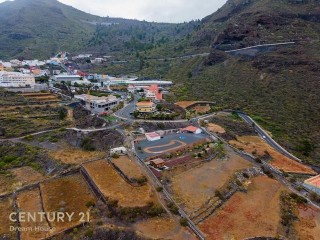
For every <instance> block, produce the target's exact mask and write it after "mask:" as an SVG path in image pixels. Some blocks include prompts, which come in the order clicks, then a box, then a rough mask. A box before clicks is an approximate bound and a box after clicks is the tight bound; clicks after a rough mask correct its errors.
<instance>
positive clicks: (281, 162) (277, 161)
mask: <svg viewBox="0 0 320 240" xmlns="http://www.w3.org/2000/svg"><path fill="white" fill-rule="evenodd" d="M229 143H230V144H232V145H234V146H235V147H237V148H242V149H244V151H246V152H248V153H254V152H256V155H258V156H260V157H261V156H264V155H265V154H266V152H267V153H268V154H269V155H270V156H271V157H272V161H271V162H270V164H271V165H272V166H274V167H275V168H278V169H281V170H283V171H285V172H288V173H302V174H316V172H315V171H313V170H312V169H311V168H309V167H307V166H305V165H303V164H301V163H299V162H296V161H294V160H292V159H290V158H288V157H286V156H284V155H282V154H281V153H279V152H277V151H276V150H275V149H274V148H272V147H271V146H270V145H268V144H267V143H266V142H265V141H263V140H262V139H261V138H260V137H259V136H241V137H237V141H235V140H231V141H230V142H229Z"/></svg>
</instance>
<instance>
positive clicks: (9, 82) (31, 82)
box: [0, 71, 36, 88]
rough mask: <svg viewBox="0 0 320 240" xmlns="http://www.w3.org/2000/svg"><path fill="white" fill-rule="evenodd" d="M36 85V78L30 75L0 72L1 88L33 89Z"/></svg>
mask: <svg viewBox="0 0 320 240" xmlns="http://www.w3.org/2000/svg"><path fill="white" fill-rule="evenodd" d="M35 84H36V82H35V78H34V76H32V75H30V74H23V73H20V72H6V71H0V87H8V88H25V87H29V88H33V87H34V86H35Z"/></svg>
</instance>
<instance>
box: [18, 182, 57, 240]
mask: <svg viewBox="0 0 320 240" xmlns="http://www.w3.org/2000/svg"><path fill="white" fill-rule="evenodd" d="M17 201H18V207H19V209H20V211H21V212H30V213H37V212H42V211H43V210H42V205H41V197H40V191H39V189H38V188H37V189H34V190H31V191H25V192H22V193H20V194H19V195H18V198H17ZM20 224H21V227H31V228H33V229H34V228H35V227H38V226H39V227H43V228H46V229H48V228H49V225H48V222H47V221H41V220H40V219H39V218H38V219H37V221H36V222H33V221H26V222H21V223H20ZM51 233H52V232H51V231H22V232H21V239H22V240H29V239H30V240H32V239H35V240H37V239H42V238H44V237H46V236H49V235H50V234H51Z"/></svg>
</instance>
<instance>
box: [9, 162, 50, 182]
mask: <svg viewBox="0 0 320 240" xmlns="http://www.w3.org/2000/svg"><path fill="white" fill-rule="evenodd" d="M9 171H10V172H11V173H12V174H13V175H14V176H15V180H16V181H17V185H19V186H24V185H28V184H32V183H35V182H38V181H42V180H43V179H45V176H44V175H43V174H41V173H39V172H37V171H36V170H34V169H33V168H31V167H20V168H14V169H11V170H9Z"/></svg>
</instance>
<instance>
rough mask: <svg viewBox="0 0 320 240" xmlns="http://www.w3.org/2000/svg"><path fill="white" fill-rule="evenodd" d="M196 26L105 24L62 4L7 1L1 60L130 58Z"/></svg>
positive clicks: (0, 22)
mask: <svg viewBox="0 0 320 240" xmlns="http://www.w3.org/2000/svg"><path fill="white" fill-rule="evenodd" d="M194 26H195V23H186V24H166V23H161V24H160V23H148V22H145V21H136V20H127V19H119V18H108V17H106V18H102V17H98V16H94V15H91V14H88V13H85V12H82V11H79V10H77V9H75V8H73V7H71V6H67V5H65V4H62V3H60V2H58V1H57V0H15V1H6V2H3V3H1V4H0V59H9V58H14V57H21V58H48V57H50V56H52V55H53V54H54V53H57V52H59V51H69V52H71V53H74V54H76V53H80V52H82V51H90V52H99V53H107V54H110V55H113V54H114V53H122V54H123V55H125V54H127V53H128V52H129V53H130V52H134V53H135V52H136V51H142V50H145V49H151V48H153V47H155V46H160V45H162V44H164V43H169V42H171V41H173V40H174V39H177V38H179V37H182V36H184V35H186V34H187V33H189V32H191V31H192V30H193V29H194Z"/></svg>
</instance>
